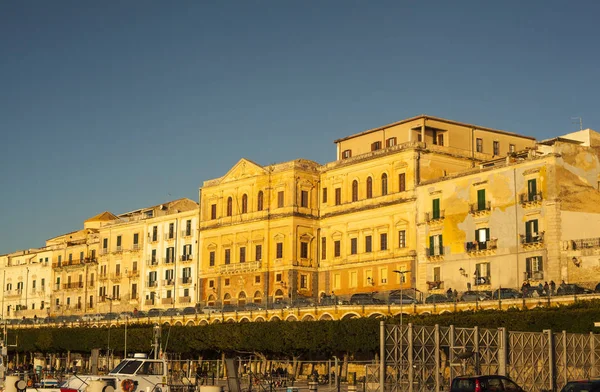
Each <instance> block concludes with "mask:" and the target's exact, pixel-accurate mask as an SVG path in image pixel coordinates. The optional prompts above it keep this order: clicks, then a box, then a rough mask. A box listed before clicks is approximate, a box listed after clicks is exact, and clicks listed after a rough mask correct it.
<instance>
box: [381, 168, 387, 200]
mask: <svg viewBox="0 0 600 392" xmlns="http://www.w3.org/2000/svg"><path fill="white" fill-rule="evenodd" d="M387 193H388V190H387V174H385V173H383V174H382V175H381V196H385V195H387Z"/></svg>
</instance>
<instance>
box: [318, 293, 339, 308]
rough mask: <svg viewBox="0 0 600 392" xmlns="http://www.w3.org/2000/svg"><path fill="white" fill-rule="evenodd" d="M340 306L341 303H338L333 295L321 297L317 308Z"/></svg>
mask: <svg viewBox="0 0 600 392" xmlns="http://www.w3.org/2000/svg"><path fill="white" fill-rule="evenodd" d="M342 304H343V303H342V301H340V300H339V299H338V298H337V297H336V296H335V295H322V296H321V298H320V300H319V306H334V305H342Z"/></svg>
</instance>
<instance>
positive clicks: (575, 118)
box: [571, 117, 583, 131]
mask: <svg viewBox="0 0 600 392" xmlns="http://www.w3.org/2000/svg"><path fill="white" fill-rule="evenodd" d="M577 123H579V130H580V131H582V130H583V119H582V118H581V117H571V124H577Z"/></svg>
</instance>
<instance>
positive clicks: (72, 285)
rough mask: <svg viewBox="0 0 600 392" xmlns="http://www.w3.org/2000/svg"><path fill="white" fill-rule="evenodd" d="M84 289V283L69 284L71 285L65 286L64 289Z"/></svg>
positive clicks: (66, 284)
mask: <svg viewBox="0 0 600 392" xmlns="http://www.w3.org/2000/svg"><path fill="white" fill-rule="evenodd" d="M82 288H83V282H69V283H65V284H63V289H65V290H72V289H82Z"/></svg>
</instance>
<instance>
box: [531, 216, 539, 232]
mask: <svg viewBox="0 0 600 392" xmlns="http://www.w3.org/2000/svg"><path fill="white" fill-rule="evenodd" d="M532 222H533V233H535V234H536V235H538V234H539V231H538V221H537V219H535V220H533V221H532Z"/></svg>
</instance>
